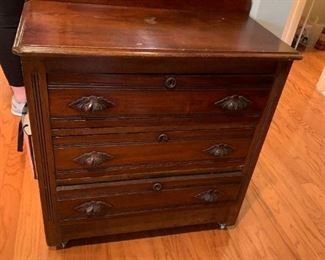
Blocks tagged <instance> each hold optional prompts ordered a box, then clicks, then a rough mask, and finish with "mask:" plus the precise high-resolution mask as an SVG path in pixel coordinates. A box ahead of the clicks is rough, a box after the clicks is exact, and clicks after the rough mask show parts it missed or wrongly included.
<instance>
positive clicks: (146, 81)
mask: <svg viewBox="0 0 325 260" xmlns="http://www.w3.org/2000/svg"><path fill="white" fill-rule="evenodd" d="M47 79H48V84H49V87H50V88H62V87H64V86H69V85H71V86H78V87H80V88H83V87H87V86H88V87H89V85H91V86H101V87H105V88H109V89H114V88H115V89H116V88H119V89H124V90H126V89H151V90H162V89H174V90H188V89H192V90H195V89H196V90H202V89H220V88H228V87H233V88H234V87H239V88H255V87H257V88H269V87H270V86H271V85H272V83H273V80H274V78H273V75H272V74H270V75H267V74H262V75H254V74H238V75H227V74H224V75H222V74H220V75H179V74H177V75H172V74H168V75H163V74H105V73H103V74H83V73H64V72H61V73H55V74H53V73H49V74H48V78H47ZM172 83H173V84H172Z"/></svg>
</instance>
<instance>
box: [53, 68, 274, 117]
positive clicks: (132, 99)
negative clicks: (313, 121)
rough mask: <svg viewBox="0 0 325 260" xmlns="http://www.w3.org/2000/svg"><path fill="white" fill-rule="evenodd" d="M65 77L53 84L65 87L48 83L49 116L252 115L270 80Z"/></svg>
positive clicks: (262, 100) (259, 107)
mask: <svg viewBox="0 0 325 260" xmlns="http://www.w3.org/2000/svg"><path fill="white" fill-rule="evenodd" d="M65 76H66V77H65ZM65 76H62V75H57V79H56V80H57V81H64V80H65V81H66V83H62V84H53V83H51V84H50V83H49V98H50V114H51V116H52V118H60V117H61V118H62V117H68V116H70V117H76V116H77V117H78V116H80V117H88V118H89V117H112V116H113V117H114V116H157V115H158V116H159V115H164V116H169V115H192V114H207V113H213V114H220V113H221V114H223V112H236V114H238V112H242V113H240V115H243V114H246V115H250V116H256V115H259V114H260V113H261V111H262V110H263V108H264V106H265V103H266V101H267V98H268V93H269V90H270V87H271V85H272V81H273V78H272V77H271V76H257V75H255V76H251V75H238V76H220V75H219V76H217V75H177V76H175V75H174V76H170V75H140V74H139V75H107V74H106V75H101V76H98V77H93V75H79V77H77V76H75V77H71V76H67V75H65ZM54 78H55V77H54ZM54 78H53V76H52V77H49V81H50V82H53V81H55V79H54ZM78 81H80V82H82V83H77V82H78ZM68 82H70V83H68Z"/></svg>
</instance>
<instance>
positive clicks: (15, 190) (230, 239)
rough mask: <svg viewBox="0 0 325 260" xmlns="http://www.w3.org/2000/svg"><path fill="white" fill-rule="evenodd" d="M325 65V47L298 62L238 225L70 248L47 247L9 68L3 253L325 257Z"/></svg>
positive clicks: (2, 95) (2, 126)
mask: <svg viewBox="0 0 325 260" xmlns="http://www.w3.org/2000/svg"><path fill="white" fill-rule="evenodd" d="M324 64H325V53H324V52H323V53H322V52H310V53H306V54H305V59H304V60H303V61H299V62H296V63H295V64H294V66H293V68H292V71H291V73H290V76H289V80H288V82H287V84H286V87H285V89H284V92H283V95H282V97H281V100H280V103H279V106H278V108H277V111H276V114H275V117H274V119H273V122H272V125H271V128H270V131H269V133H268V137H267V139H266V141H265V143H264V147H263V150H262V153H261V155H260V158H259V161H258V164H257V167H256V169H255V173H254V175H253V179H252V182H251V184H250V187H249V189H248V192H247V196H246V198H245V201H244V204H243V208H242V209H241V212H240V215H239V219H238V222H237V226H236V227H234V228H230V229H228V230H227V231H218V230H209V231H204V230H202V231H195V232H193V231H192V232H187V233H181V234H170V235H163V234H160V235H159V236H154V237H151V238H150V237H149V238H148V237H147V238H141V237H138V238H134V239H131V240H126V241H119V240H118V239H116V240H112V241H110V242H109V243H107V241H106V243H105V242H104V241H99V243H96V244H92V245H83V246H78V245H76V246H74V247H72V248H68V249H66V250H62V251H56V250H55V249H52V248H48V247H47V246H46V242H45V238H44V230H43V224H42V217H41V209H40V201H39V193H38V188H37V183H36V181H34V180H33V177H32V173H31V169H30V167H29V164H28V163H26V161H27V160H26V154H25V153H22V154H20V153H17V152H16V141H17V139H16V132H17V124H18V119H17V118H16V117H14V116H12V115H11V114H10V98H11V93H10V90H9V88H8V87H7V83H6V82H5V80H4V78H3V76H2V74H1V77H0V84H1V87H0V100H1V102H0V111H1V112H0V154H1V156H0V258H1V259H5V260H7V259H18V260H21V259H60V260H61V259H69V260H70V259H78V260H79V259H286V260H287V259H307V260H309V259H324V258H325V207H324V205H325V184H324V178H325V161H324V154H325V111H324V102H325V100H324V97H323V96H322V95H321V94H320V93H318V92H317V91H316V83H317V81H318V78H319V76H320V74H321V71H322V69H323V67H324Z"/></svg>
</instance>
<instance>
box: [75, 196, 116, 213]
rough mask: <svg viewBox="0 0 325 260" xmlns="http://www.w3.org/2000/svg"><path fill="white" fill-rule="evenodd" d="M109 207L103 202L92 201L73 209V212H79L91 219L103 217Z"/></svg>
mask: <svg viewBox="0 0 325 260" xmlns="http://www.w3.org/2000/svg"><path fill="white" fill-rule="evenodd" d="M111 207H112V205H110V204H108V203H106V202H104V201H94V200H92V201H88V202H85V203H82V204H80V205H78V206H77V207H75V210H77V211H79V212H81V213H82V214H83V215H85V216H87V217H92V216H103V215H105V214H106V213H107V210H108V209H109V208H111Z"/></svg>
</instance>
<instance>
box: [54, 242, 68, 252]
mask: <svg viewBox="0 0 325 260" xmlns="http://www.w3.org/2000/svg"><path fill="white" fill-rule="evenodd" d="M68 242H69V241H62V242H60V243H59V244H57V246H56V249H58V250H59V249H64V248H66V247H67V244H68Z"/></svg>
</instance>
